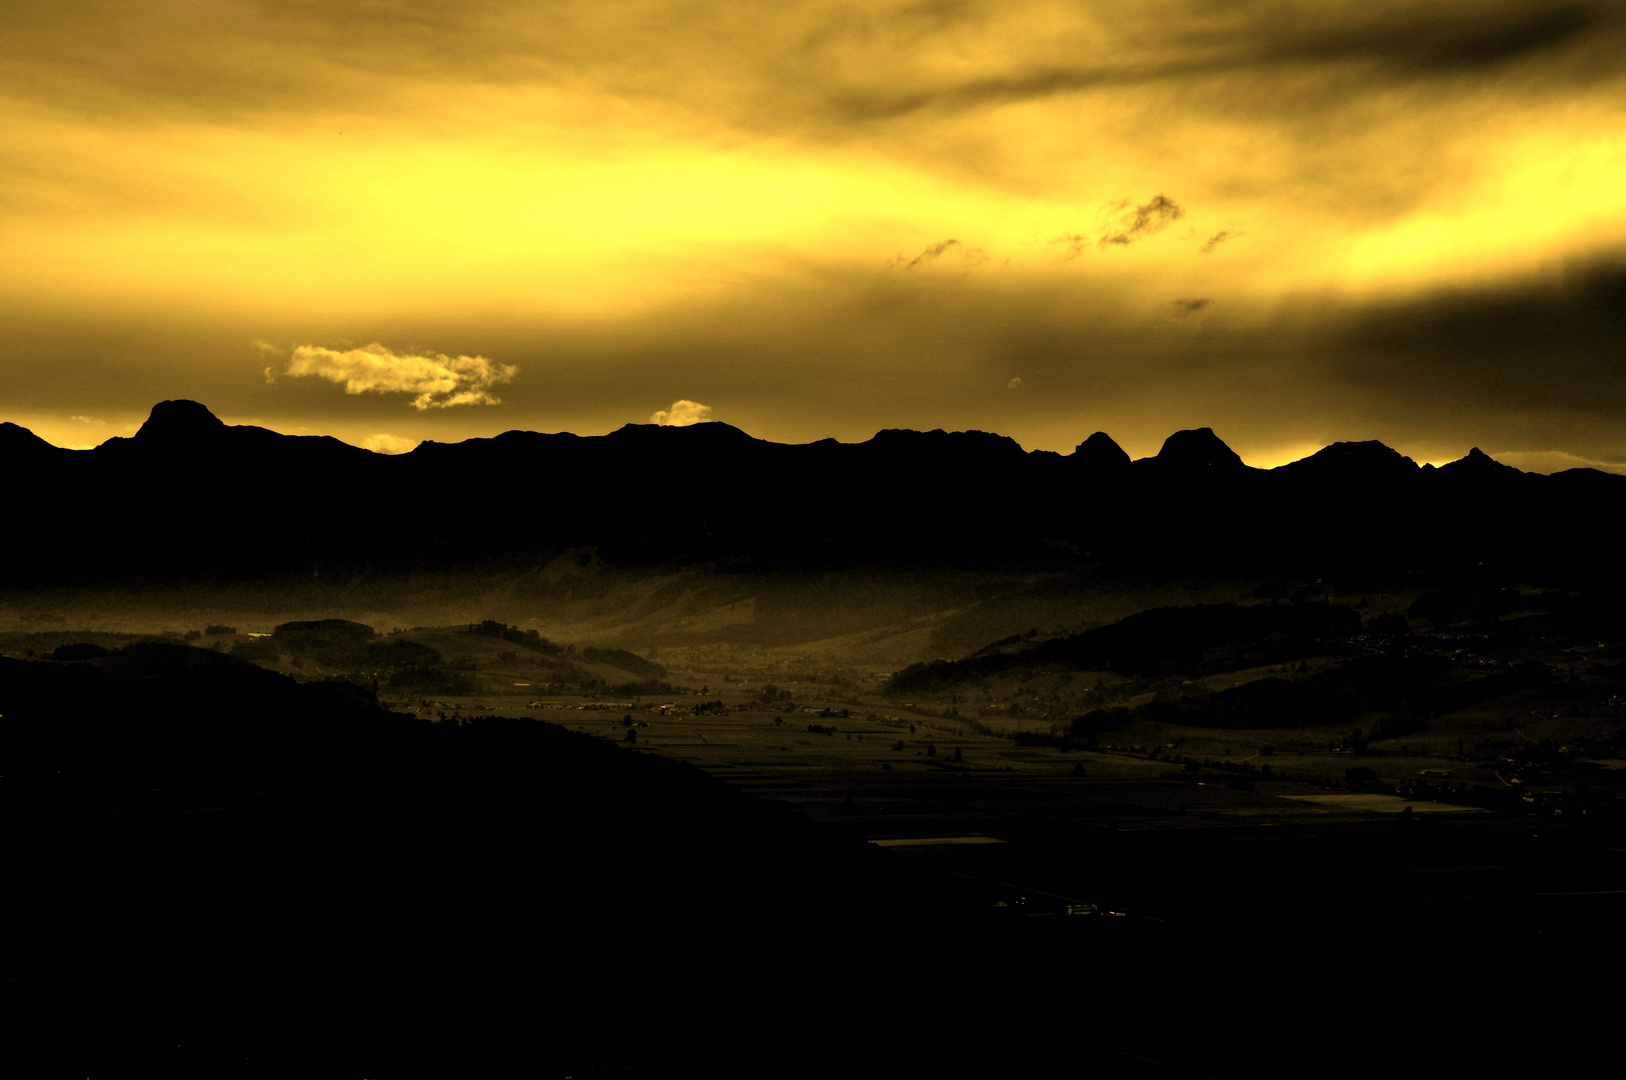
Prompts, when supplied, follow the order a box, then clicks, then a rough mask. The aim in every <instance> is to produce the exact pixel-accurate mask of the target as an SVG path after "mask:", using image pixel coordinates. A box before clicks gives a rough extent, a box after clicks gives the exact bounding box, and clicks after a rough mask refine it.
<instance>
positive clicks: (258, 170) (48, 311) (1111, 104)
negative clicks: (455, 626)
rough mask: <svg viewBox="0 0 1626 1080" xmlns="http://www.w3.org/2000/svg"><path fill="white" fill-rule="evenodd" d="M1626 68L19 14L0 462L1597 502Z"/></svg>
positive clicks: (14, 20)
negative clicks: (926, 435) (1205, 430)
mask: <svg viewBox="0 0 1626 1080" xmlns="http://www.w3.org/2000/svg"><path fill="white" fill-rule="evenodd" d="M1623 49H1626V15H1623V13H1621V12H1619V11H1617V9H1616V8H1615V7H1614V6H1612V5H1605V4H1603V3H1601V2H1592V3H1589V2H1580V0H1578V2H1569V3H1562V4H1561V3H1557V2H1554V0H1492V2H1484V0H1475V2H1471V3H1470V2H1468V0H1462V2H1460V3H1445V4H1437V5H1429V6H1427V7H1425V8H1418V7H1416V6H1415V5H1409V4H1392V3H1383V2H1379V3H1371V2H1366V3H1361V4H1355V3H1353V2H1345V3H1330V4H1324V5H1315V6H1302V7H1300V6H1290V7H1287V8H1283V7H1281V6H1280V5H1273V4H1272V5H1263V4H1249V3H1242V4H1236V5H1227V6H1223V7H1216V6H1215V5H1211V4H1206V3H1199V2H1197V0H1162V2H1159V3H1156V4H1150V5H1137V6H1134V7H1133V8H1131V7H1128V6H1125V5H1121V4H1110V3H1106V2H1105V0H1102V2H1099V3H1083V4H1069V5H1058V4H1054V3H1048V2H1043V0H1034V2H1016V3H1009V2H1007V3H1001V4H993V3H980V2H976V0H966V2H963V3H955V4H934V5H920V4H915V3H908V2H903V0H899V2H896V3H886V2H883V3H878V4H868V5H863V6H861V7H855V6H852V5H850V4H845V3H838V2H835V0H801V2H792V3H789V4H784V5H775V6H774V7H772V8H769V9H759V8H754V7H753V8H742V7H740V6H738V5H729V4H705V3H702V4H684V5H677V4H674V3H669V2H660V0H629V2H628V3H625V4H620V5H616V6H615V7H613V8H605V7H603V6H602V5H591V4H586V3H560V4H557V5H550V6H549V10H548V12H547V15H546V17H545V18H544V17H542V16H540V15H538V14H537V12H536V11H535V10H534V9H533V8H531V7H530V6H528V5H522V4H518V3H507V2H502V0H494V2H493V3H489V4H482V5H478V6H477V7H474V8H471V9H469V10H467V11H463V10H447V11H437V12H434V13H429V12H427V11H422V10H419V9H417V8H415V7H413V6H412V5H410V4H383V5H365V6H352V5H345V4H338V5H324V6H320V7H317V6H312V5H307V4H300V3H293V2H287V3H279V2H270V3H250V2H248V0H221V2H219V3H215V4H211V5H208V6H205V7H199V6H198V5H195V4H187V3H180V2H173V3H164V2H159V3H156V4H154V5H143V7H142V8H141V9H140V10H139V11H135V10H131V11H124V10H121V9H116V8H115V9H107V8H106V7H105V6H102V5H95V4H90V3H88V2H87V3H82V4H76V3H72V2H64V3H56V4H51V5H45V4H33V3H21V4H15V5H8V6H7V8H6V10H5V11H4V12H0V149H3V150H4V152H5V153H6V156H7V161H8V167H7V170H6V171H5V174H4V175H3V176H0V237H3V239H4V243H5V247H6V250H7V253H8V259H7V262H6V265H5V267H4V268H0V311H4V312H6V313H7V316H8V319H7V322H8V326H9V327H11V328H12V334H11V335H10V336H9V340H8V351H9V357H10V364H9V368H8V375H9V376H10V380H9V385H8V390H9V393H8V400H7V402H6V403H5V408H4V409H3V410H0V412H3V415H0V419H4V420H11V421H13V422H16V423H19V424H23V425H24V426H27V427H29V428H30V429H31V430H34V431H35V432H36V433H37V434H40V435H41V436H42V437H44V438H47V440H48V441H52V442H55V443H57V444H58V445H75V446H82V445H94V444H95V442H99V441H101V440H102V439H105V438H106V437H108V436H109V435H110V434H127V433H129V432H131V431H133V430H134V427H138V426H139V424H140V422H141V421H142V420H143V419H144V418H145V415H146V412H147V410H148V409H150V408H151V406H152V404H154V403H155V402H156V401H158V400H163V399H166V398H180V397H185V398H192V399H194V400H199V401H202V402H204V403H205V404H206V405H208V406H209V407H210V408H211V409H213V410H214V411H216V413H217V414H218V415H221V416H222V417H223V418H225V417H227V416H235V417H249V416H260V417H266V418H270V419H271V420H273V421H274V422H273V423H267V424H266V426H271V427H273V428H274V429H276V430H290V431H291V430H293V429H296V428H297V429H300V430H312V431H321V432H323V433H334V434H338V435H339V436H340V437H341V438H346V439H347V440H349V441H356V442H358V444H360V441H361V440H365V439H368V438H374V437H381V436H380V433H386V432H387V433H389V437H390V438H392V439H395V440H400V442H398V443H396V444H394V445H406V444H408V443H414V442H417V441H421V440H424V439H435V440H437V441H455V440H457V439H460V438H469V437H479V436H488V435H491V434H494V433H497V432H500V431H503V430H508V429H514V428H520V429H528V430H553V431H558V430H571V431H577V432H578V433H584V434H586V433H597V432H605V431H610V430H614V429H615V428H617V427H620V426H621V425H622V424H625V423H642V422H646V419H647V418H649V417H650V416H651V415H652V413H654V412H656V411H659V410H663V409H664V410H670V409H671V407H672V404H673V403H675V402H683V401H690V402H705V403H706V406H707V407H709V408H710V409H711V410H712V411H713V415H714V416H715V417H716V418H717V419H722V420H725V421H727V422H729V423H733V424H735V425H736V426H739V427H741V428H743V429H745V430H747V431H750V432H751V433H752V434H753V435H756V436H757V437H759V438H766V439H771V440H774V441H781V442H811V441H815V440H817V439H820V438H825V437H833V438H837V439H839V440H842V441H848V442H851V441H861V440H863V439H865V438H868V437H869V436H870V435H873V433H874V432H875V431H878V430H881V429H883V428H890V427H911V428H917V429H931V428H939V427H941V428H945V429H949V430H969V429H978V430H987V431H996V432H999V433H1000V434H1005V435H1010V436H1011V437H1012V438H1014V439H1016V440H1017V441H1018V442H1019V443H1021V444H1022V445H1023V446H1025V447H1027V448H1029V449H1045V450H1054V451H1057V452H1062V453H1065V452H1068V451H1070V450H1071V449H1072V448H1073V447H1074V446H1076V445H1077V444H1078V443H1079V442H1082V441H1083V439H1084V438H1086V437H1087V436H1088V435H1089V434H1090V433H1092V432H1094V431H1097V430H1103V431H1106V432H1108V433H1109V434H1111V435H1112V436H1113V437H1114V439H1116V440H1117V441H1118V442H1119V443H1120V445H1123V446H1124V447H1125V449H1126V450H1127V451H1129V452H1130V453H1131V455H1132V456H1136V457H1141V456H1148V455H1150V454H1153V453H1156V450H1157V447H1158V446H1159V445H1160V444H1161V441H1162V439H1164V438H1166V437H1167V436H1168V435H1169V434H1171V433H1172V432H1174V431H1176V430H1180V429H1183V428H1191V427H1212V428H1214V430H1215V431H1216V432H1217V433H1218V434H1220V436H1221V437H1222V438H1224V439H1225V440H1226V441H1227V443H1228V444H1229V445H1231V446H1232V447H1233V448H1234V449H1236V450H1237V451H1238V452H1239V453H1241V454H1242V456H1243V457H1244V460H1248V461H1249V462H1250V463H1251V464H1260V465H1262V466H1264V463H1274V464H1280V463H1281V462H1282V461H1284V460H1288V458H1286V457H1285V455H1288V454H1294V453H1298V450H1299V448H1301V447H1319V446H1324V445H1327V444H1329V443H1331V442H1335V441H1341V440H1342V441H1348V440H1354V441H1361V440H1367V439H1378V440H1381V441H1383V442H1384V443H1385V444H1387V445H1389V446H1391V447H1394V448H1395V449H1397V450H1399V451H1400V452H1402V453H1405V454H1407V455H1408V456H1411V457H1413V458H1414V459H1415V460H1418V461H1422V460H1425V459H1427V460H1454V459H1455V458H1457V457H1460V456H1461V455H1462V454H1463V453H1465V452H1466V450H1467V449H1468V448H1469V447H1472V446H1481V447H1486V448H1488V447H1504V448H1507V447H1512V448H1517V449H1516V450H1510V451H1509V453H1517V454H1520V455H1523V456H1524V459H1525V460H1530V461H1538V462H1549V461H1553V462H1556V461H1570V460H1573V461H1584V462H1603V463H1610V462H1617V463H1618V462H1622V461H1626V420H1623V419H1622V417H1626V410H1623V409H1622V407H1621V406H1622V405H1626V401H1622V400H1621V398H1622V396H1623V394H1626V383H1623V381H1622V380H1621V379H1620V377H1619V370H1618V368H1619V364H1620V362H1621V358H1622V357H1623V356H1626V325H1623V324H1622V322H1621V320H1620V319H1619V317H1618V313H1619V311H1620V310H1621V306H1622V304H1623V302H1626V134H1623V133H1626V92H1623V91H1626V71H1623V70H1622V67H1621V65H1620V64H1619V62H1618V57H1619V56H1620V55H1622V52H1623ZM374 346H376V347H377V348H379V349H382V350H385V351H386V352H387V353H388V354H389V355H390V356H392V357H397V358H400V357H417V358H434V357H440V358H443V359H446V360H447V361H449V362H450V361H459V360H460V359H467V360H470V361H472V360H475V359H478V360H481V361H483V362H484V363H485V365H487V366H486V367H485V368H482V369H478V370H476V368H468V369H467V370H465V371H463V372H462V374H457V373H456V372H453V371H452V369H451V368H446V369H445V371H443V372H442V373H441V377H440V378H441V381H440V382H439V383H437V384H436V386H448V385H449V386H451V388H450V389H435V390H428V391H426V390H425V388H424V387H425V386H427V385H428V384H427V383H423V382H422V380H421V378H420V379H419V381H417V382H414V381H413V379H414V378H418V376H414V377H412V378H408V377H407V376H405V375H401V374H400V372H401V371H402V370H403V369H402V368H401V367H400V365H399V364H398V363H396V364H394V366H393V367H392V368H391V371H392V372H394V373H395V374H394V375H391V376H390V378H387V379H386V378H383V377H382V376H381V375H380V374H379V373H378V372H376V371H375V372H373V375H372V376H369V378H372V379H373V381H370V382H369V381H368V380H367V379H361V380H360V381H358V380H357V379H356V378H352V377H351V376H353V375H354V374H355V369H356V365H357V364H361V363H364V362H367V361H366V360H365V356H364V355H362V354H363V353H364V352H365V350H366V349H369V348H372V347H374ZM301 349H304V350H309V351H308V352H306V353H303V354H300V353H298V350H301ZM301 355H302V356H304V357H305V358H306V359H307V361H308V363H306V365H305V366H306V367H308V368H309V369H310V370H309V371H308V372H305V374H317V375H318V376H320V377H318V378H308V377H307V378H300V377H298V374H297V373H296V372H294V370H293V369H292V368H291V367H290V364H293V363H294V361H295V358H296V357H297V356H301ZM345 357H349V358H350V359H349V360H344V359H343V358H345ZM318 361H320V362H318ZM443 367H444V365H443ZM505 372H508V373H511V374H509V375H508V376H507V377H506V378H505V379H503V378H499V377H498V376H499V375H501V374H502V373H505ZM268 374H269V375H271V376H275V377H268ZM336 375H344V377H343V378H334V376H336ZM419 375H420V376H421V375H422V372H420V373H419ZM396 376H399V378H397V377H396ZM391 379H394V381H391ZM448 379H449V380H450V383H447V380H448ZM460 380H461V381H460ZM407 384H410V385H411V386H414V387H417V389H414V390H412V391H411V392H407V390H406V389H404V387H405V386H407ZM351 386H360V387H363V389H362V390H358V391H351V392H347V390H348V389H349V388H350V387H351ZM499 390H500V392H498V391H499ZM426 392H427V393H429V396H428V397H424V396H423V395H424V394H425V393H426ZM459 395H462V396H459ZM415 406H416V407H415ZM86 416H94V417H98V418H100V420H99V423H101V424H103V425H105V427H104V428H100V429H96V430H90V426H89V425H87V424H86V423H85V422H83V421H82V420H75V419H71V418H74V417H80V418H82V417H86ZM1312 452H1313V450H1312ZM1265 467H1268V466H1265ZM1600 467H1611V468H1613V467H1614V466H1600Z"/></svg>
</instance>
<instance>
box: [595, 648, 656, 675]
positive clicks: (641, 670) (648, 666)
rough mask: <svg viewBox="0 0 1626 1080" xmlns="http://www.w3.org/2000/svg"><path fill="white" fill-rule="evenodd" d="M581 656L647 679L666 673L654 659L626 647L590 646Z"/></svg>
mask: <svg viewBox="0 0 1626 1080" xmlns="http://www.w3.org/2000/svg"><path fill="white" fill-rule="evenodd" d="M581 658H582V659H583V660H587V661H590V662H592V663H595V664H608V665H610V666H611V667H614V668H620V669H621V670H622V671H627V672H631V673H632V674H634V675H639V676H642V677H643V678H645V679H658V678H660V677H661V676H662V675H665V674H666V669H665V668H664V667H662V666H661V665H659V664H657V663H655V662H654V661H653V660H645V659H644V658H643V657H641V656H639V655H638V654H637V653H630V652H628V651H627V650H625V649H595V648H592V647H591V646H589V647H588V648H585V649H583V650H582V651H581Z"/></svg>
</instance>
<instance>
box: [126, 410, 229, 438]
mask: <svg viewBox="0 0 1626 1080" xmlns="http://www.w3.org/2000/svg"><path fill="white" fill-rule="evenodd" d="M225 427H226V425H225V424H224V423H223V422H222V421H221V420H220V418H219V417H217V416H216V415H215V414H214V413H212V412H210V411H209V410H208V409H207V408H205V407H204V406H203V405H200V404H199V403H198V402H196V401H186V400H184V399H183V400H176V401H160V402H159V403H158V404H156V405H154V406H153V407H152V415H150V416H148V417H147V422H146V423H145V424H142V425H141V430H140V431H138V432H136V433H135V438H136V439H137V440H138V441H140V442H144V443H166V444H175V443H184V442H188V441H192V440H195V439H199V438H208V437H210V436H213V435H215V434H216V433H218V432H220V431H222V430H224V429H225Z"/></svg>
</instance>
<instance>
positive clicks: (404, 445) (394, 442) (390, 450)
mask: <svg viewBox="0 0 1626 1080" xmlns="http://www.w3.org/2000/svg"><path fill="white" fill-rule="evenodd" d="M358 445H360V446H361V448H362V449H363V450H371V451H372V452H373V453H375V454H405V453H408V452H410V451H411V450H413V449H414V448H416V447H417V445H418V440H417V439H408V438H404V437H402V436H400V435H384V434H379V435H369V436H367V437H366V438H365V439H363V440H361V442H360V443H359V444H358Z"/></svg>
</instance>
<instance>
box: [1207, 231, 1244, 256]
mask: <svg viewBox="0 0 1626 1080" xmlns="http://www.w3.org/2000/svg"><path fill="white" fill-rule="evenodd" d="M1241 235H1242V234H1241V233H1239V232H1232V231H1231V230H1230V229H1221V230H1220V231H1219V232H1217V233H1215V234H1214V235H1213V236H1210V237H1209V238H1208V239H1207V240H1204V241H1203V246H1202V247H1200V248H1198V249H1197V250H1198V251H1200V252H1202V253H1203V254H1204V255H1207V254H1208V253H1209V252H1210V251H1213V250H1214V249H1215V248H1217V247H1219V246H1220V245H1221V244H1223V243H1224V242H1225V241H1227V240H1231V239H1234V238H1235V237H1238V236H1241Z"/></svg>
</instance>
